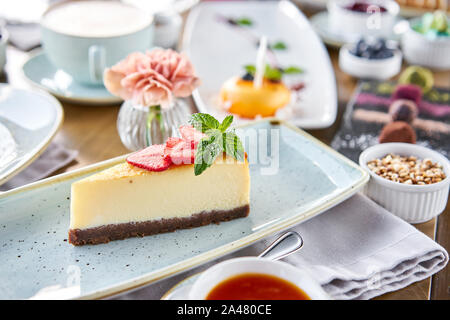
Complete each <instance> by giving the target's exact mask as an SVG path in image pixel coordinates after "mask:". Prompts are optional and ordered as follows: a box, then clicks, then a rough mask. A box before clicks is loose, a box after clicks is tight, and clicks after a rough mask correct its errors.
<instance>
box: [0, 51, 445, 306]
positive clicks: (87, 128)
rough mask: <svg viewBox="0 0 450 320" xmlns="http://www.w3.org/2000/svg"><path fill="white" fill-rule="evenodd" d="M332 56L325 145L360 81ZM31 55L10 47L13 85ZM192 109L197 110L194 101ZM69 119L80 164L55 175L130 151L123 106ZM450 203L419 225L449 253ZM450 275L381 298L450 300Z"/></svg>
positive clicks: (67, 107) (65, 139)
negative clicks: (334, 99) (333, 96)
mask: <svg viewBox="0 0 450 320" xmlns="http://www.w3.org/2000/svg"><path fill="white" fill-rule="evenodd" d="M329 53H330V57H331V60H332V63H333V66H334V71H335V74H336V78H337V87H338V99H339V110H338V117H337V119H336V122H335V123H334V124H333V125H332V126H331V127H329V128H326V129H322V130H308V132H309V133H311V134H312V135H313V136H315V137H317V138H319V139H320V140H322V141H323V142H325V143H328V144H329V143H330V142H331V140H332V138H333V136H334V135H335V133H336V131H337V130H338V128H339V125H340V122H341V118H342V115H343V112H344V110H345V107H346V104H347V102H348V101H349V98H350V96H351V95H352V93H353V90H354V89H355V86H356V81H355V80H354V79H353V78H351V77H350V76H348V75H346V74H344V73H343V72H341V70H340V69H339V67H338V52H337V50H336V49H329ZM28 55H29V54H28V53H23V52H20V51H18V50H17V49H15V48H12V47H9V48H8V57H7V59H8V63H7V67H6V71H7V80H8V82H9V83H11V84H13V85H15V86H19V87H29V84H28V83H26V82H25V80H24V79H23V76H22V74H21V65H22V64H23V62H24V61H25V60H26V58H27V56H28ZM435 81H436V85H438V86H444V87H450V72H440V73H436V74H435ZM191 103H192V109H193V111H195V106H194V103H193V101H191ZM62 105H63V107H64V113H65V120H64V124H63V126H62V128H61V130H60V131H59V132H58V133H57V135H56V137H55V139H54V141H55V142H56V143H59V144H61V145H63V146H64V147H66V148H70V149H75V150H78V151H79V155H78V157H77V159H76V161H74V162H72V163H70V164H69V165H68V166H66V167H65V168H63V169H61V170H59V171H58V172H56V173H55V174H58V173H62V172H66V171H70V170H73V169H76V168H80V167H84V166H86V165H89V164H92V163H95V162H99V161H102V160H106V159H109V158H113V157H116V156H119V155H121V154H124V153H128V152H129V151H128V150H127V149H126V148H125V147H124V146H123V145H122V143H121V141H120V139H119V136H118V133H117V130H116V119H117V114H118V111H119V105H113V106H92V105H76V104H70V103H66V102H64V101H62ZM449 212H450V204H448V205H447V208H446V210H445V212H444V213H443V214H441V215H440V217H439V221H437V219H433V220H431V221H429V222H426V223H422V224H417V225H415V226H416V227H417V228H418V229H419V230H420V231H422V232H423V233H425V234H426V235H428V236H429V237H430V238H433V239H436V240H437V241H438V242H439V243H440V244H441V245H442V246H443V247H445V248H446V249H447V251H449V249H450V236H449V234H450V233H449V230H450V229H449V227H450V226H449V221H450V213H449ZM449 283H450V274H449V267H447V268H446V269H444V270H442V271H441V272H439V273H438V274H436V275H435V276H433V279H431V278H429V279H426V280H423V281H420V282H417V283H414V284H412V285H410V286H408V287H406V288H404V289H401V290H398V291H396V292H392V293H388V294H385V295H383V296H380V297H378V298H377V299H430V298H431V299H450V291H449V290H450V287H449Z"/></svg>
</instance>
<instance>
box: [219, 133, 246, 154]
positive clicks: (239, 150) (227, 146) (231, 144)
mask: <svg viewBox="0 0 450 320" xmlns="http://www.w3.org/2000/svg"><path fill="white" fill-rule="evenodd" d="M223 148H224V150H225V153H226V154H228V155H229V156H231V157H233V158H235V159H236V160H238V161H244V153H245V152H244V147H243V146H242V142H241V139H239V137H238V136H237V135H236V133H234V131H229V132H225V133H224V134H223Z"/></svg>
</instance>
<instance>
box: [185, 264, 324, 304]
mask: <svg viewBox="0 0 450 320" xmlns="http://www.w3.org/2000/svg"><path fill="white" fill-rule="evenodd" d="M243 273H262V274H268V275H273V276H276V277H279V278H282V279H284V280H287V281H290V282H291V283H293V284H294V285H296V286H298V287H299V288H300V289H302V290H303V291H304V292H305V293H306V294H307V295H308V296H309V297H310V298H311V299H312V300H327V299H331V297H330V296H329V295H328V294H327V293H326V292H325V291H324V290H323V289H322V287H321V286H320V285H319V284H318V283H317V282H316V281H315V280H314V279H313V278H312V277H311V276H309V275H308V274H307V273H306V272H304V271H302V270H300V269H298V268H295V267H293V266H291V265H290V264H288V263H286V262H282V261H273V260H269V259H265V258H258V257H243V258H235V259H230V260H226V261H224V262H221V263H218V264H216V265H214V266H213V267H211V268H209V269H208V270H206V271H205V272H203V273H202V275H201V276H200V277H199V278H198V279H197V280H196V281H195V283H194V284H193V286H192V289H191V290H190V292H189V298H190V299H192V300H204V299H205V298H206V297H207V296H208V294H209V292H210V291H211V290H212V289H213V288H214V287H215V286H216V285H217V284H219V283H220V282H222V281H223V280H226V279H228V278H230V277H233V276H236V275H239V274H243Z"/></svg>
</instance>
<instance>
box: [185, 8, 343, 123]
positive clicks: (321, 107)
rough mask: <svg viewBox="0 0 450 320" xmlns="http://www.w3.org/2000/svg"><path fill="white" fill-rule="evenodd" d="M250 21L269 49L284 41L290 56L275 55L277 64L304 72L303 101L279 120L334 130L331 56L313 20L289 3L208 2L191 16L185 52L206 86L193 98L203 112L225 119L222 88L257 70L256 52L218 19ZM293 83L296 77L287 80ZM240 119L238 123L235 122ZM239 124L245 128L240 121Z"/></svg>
mask: <svg viewBox="0 0 450 320" xmlns="http://www.w3.org/2000/svg"><path fill="white" fill-rule="evenodd" d="M219 14H220V15H221V16H223V17H227V18H229V17H231V18H241V17H245V18H249V19H250V20H251V21H252V25H251V26H249V27H246V30H247V32H250V33H252V34H253V35H254V36H256V37H260V36H262V35H266V36H267V38H268V42H269V43H273V42H277V41H282V42H284V43H285V44H286V46H287V49H286V50H276V51H275V55H276V57H277V60H278V63H279V64H280V65H282V66H290V65H295V66H298V67H300V68H302V69H304V70H305V73H304V74H303V75H301V76H300V77H299V80H298V81H303V82H304V83H305V88H304V89H303V90H302V91H301V92H300V95H301V97H300V101H297V102H294V103H292V106H288V107H285V108H283V109H281V110H279V112H278V113H277V115H276V116H277V117H278V118H280V119H283V120H288V121H290V122H291V123H293V124H295V125H297V126H299V127H302V128H307V129H312V128H326V127H329V126H330V125H331V124H333V122H334V121H335V119H336V112H337V95H336V82H335V77H334V72H333V68H332V66H331V62H330V58H329V56H328V53H327V51H326V49H325V47H324V45H323V43H322V42H321V41H320V39H319V37H318V36H317V34H316V33H315V32H314V30H313V28H312V27H311V25H310V24H309V22H308V19H307V18H306V17H305V16H304V15H303V14H302V13H301V12H300V11H299V10H298V8H297V7H296V6H295V5H294V4H292V3H291V2H289V1H283V0H282V1H218V2H203V3H200V4H199V5H198V6H196V7H195V8H194V9H193V10H192V11H191V12H190V14H189V17H188V19H187V22H186V28H185V32H184V37H183V45H182V47H183V50H184V51H186V53H187V54H188V56H189V57H190V58H191V60H192V63H193V64H194V66H195V69H196V72H197V73H198V75H199V77H200V79H202V84H201V85H200V87H199V88H198V89H197V90H196V91H194V93H193V97H194V100H195V102H196V105H197V107H198V109H199V110H200V111H201V112H207V113H210V114H213V115H215V116H217V117H218V118H223V117H224V116H225V115H226V111H224V110H223V109H222V108H221V107H220V106H219V104H220V103H219V99H218V97H219V92H220V88H221V86H222V84H223V83H224V82H225V81H226V80H227V79H228V78H230V77H233V76H241V75H243V74H244V73H245V72H244V66H245V65H247V64H255V60H256V52H257V46H256V45H255V43H254V42H253V41H251V40H249V38H248V37H247V36H246V34H243V33H242V32H239V30H236V28H234V27H232V26H229V25H228V24H225V23H223V22H220V21H219V20H218V15H219ZM286 77H291V79H292V77H293V76H286ZM235 118H236V117H235ZM237 120H239V121H237V122H236V123H239V122H241V123H242V122H246V121H248V120H245V119H242V118H241V119H237Z"/></svg>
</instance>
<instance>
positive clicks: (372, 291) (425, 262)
mask: <svg viewBox="0 0 450 320" xmlns="http://www.w3.org/2000/svg"><path fill="white" fill-rule="evenodd" d="M291 230H294V231H296V232H298V233H299V234H300V235H301V236H302V237H303V240H304V246H303V248H302V249H301V250H300V251H298V252H297V253H295V254H292V255H290V256H289V257H287V258H285V259H284V260H285V261H286V262H288V263H291V264H293V265H295V266H297V267H299V268H302V269H304V270H305V271H306V272H309V273H310V275H311V276H312V277H313V278H315V279H316V280H317V281H318V282H319V283H320V284H321V285H322V286H323V288H324V289H325V291H327V292H328V293H329V294H330V295H331V296H332V297H333V298H335V299H370V298H373V297H375V296H378V295H382V294H384V293H386V292H390V291H395V290H398V289H401V288H403V287H406V286H408V285H409V284H411V283H413V282H416V281H419V280H422V279H425V278H427V277H430V276H431V275H433V274H434V273H436V272H438V271H439V270H441V269H443V268H444V267H445V265H446V264H447V262H448V253H447V251H446V250H445V249H444V248H442V247H441V246H440V245H439V244H437V243H436V242H434V241H433V240H431V239H430V238H429V237H427V236H426V235H425V234H423V233H421V232H420V231H418V230H417V229H416V228H415V227H413V226H411V225H410V224H408V223H407V222H405V221H403V220H401V219H399V218H397V217H396V216H394V215H393V214H391V213H389V212H387V211H386V210H385V209H383V208H382V207H380V206H378V205H377V204H376V203H374V202H373V201H371V200H370V199H368V198H367V197H365V196H363V195H361V194H357V195H355V196H353V197H352V198H350V199H348V200H346V201H345V202H343V203H341V204H340V205H338V206H337V207H335V208H332V209H330V210H328V211H326V212H324V213H322V214H321V215H319V216H318V217H315V218H313V219H311V220H309V221H306V222H305V223H302V224H299V225H297V226H295V227H294V228H292V229H291ZM275 237H276V236H273V237H270V238H268V239H265V240H262V241H260V242H258V243H256V244H254V245H252V246H250V247H247V248H245V249H243V250H240V251H238V252H236V253H233V254H229V255H227V256H225V257H222V258H221V259H218V260H216V261H213V262H210V263H208V264H206V265H204V266H201V267H198V268H195V269H193V270H190V271H187V272H184V273H182V274H180V275H177V276H174V277H171V278H168V279H165V280H162V281H160V282H158V283H155V284H151V285H148V286H146V287H144V288H141V289H138V290H135V291H133V292H129V293H125V294H123V295H121V296H117V297H113V299H159V298H160V297H161V296H162V295H163V294H164V293H165V292H166V291H168V290H169V289H170V288H171V287H172V286H174V285H175V284H177V283H178V282H179V281H181V280H183V279H184V278H186V277H188V276H189V275H192V274H195V273H197V272H199V271H202V270H205V269H206V268H208V267H210V266H211V265H213V264H215V263H217V262H218V261H222V260H224V259H229V258H232V257H237V256H246V255H257V254H259V253H260V252H262V251H263V250H264V248H265V247H266V246H267V245H268V244H269V243H270V242H272V241H273V240H274V239H275Z"/></svg>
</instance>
